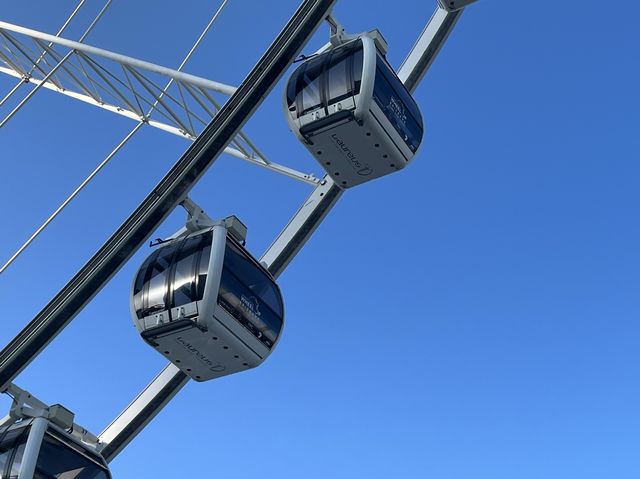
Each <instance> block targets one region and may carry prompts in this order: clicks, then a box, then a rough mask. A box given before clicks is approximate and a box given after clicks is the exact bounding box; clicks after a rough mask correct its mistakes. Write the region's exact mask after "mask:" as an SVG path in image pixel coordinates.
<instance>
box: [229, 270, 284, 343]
mask: <svg viewBox="0 0 640 479" xmlns="http://www.w3.org/2000/svg"><path fill="white" fill-rule="evenodd" d="M218 303H219V304H220V306H222V307H223V308H224V309H225V310H226V311H227V312H228V313H229V314H230V315H231V316H233V318H234V319H235V320H236V321H238V322H239V323H240V324H241V325H242V326H244V327H245V328H246V329H247V330H248V331H249V332H251V334H253V335H254V336H255V337H256V338H258V339H259V340H260V341H261V342H262V343H263V344H264V345H265V346H267V347H268V348H271V347H272V346H273V344H274V343H275V341H276V338H277V337H278V334H279V333H280V330H281V329H282V319H281V318H280V317H278V316H277V315H276V314H275V313H274V312H273V311H272V310H271V308H269V306H268V305H267V304H266V303H265V302H264V301H262V299H261V298H260V297H259V296H256V294H254V293H253V291H252V290H251V289H249V288H248V287H247V286H246V285H245V284H243V283H242V282H241V281H240V280H239V279H238V278H237V277H236V276H235V275H234V274H233V273H231V272H230V271H229V270H228V269H227V268H225V269H223V271H222V279H221V281H220V291H219V293H218Z"/></svg>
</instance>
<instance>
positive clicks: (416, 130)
mask: <svg viewBox="0 0 640 479" xmlns="http://www.w3.org/2000/svg"><path fill="white" fill-rule="evenodd" d="M373 99H374V100H375V102H376V103H377V104H378V106H379V107H380V108H381V109H382V111H383V113H384V115H385V116H386V117H387V119H388V120H389V121H390V122H391V124H392V125H393V127H394V128H395V130H396V131H397V132H398V133H399V134H400V136H401V137H402V139H403V140H404V141H405V143H406V144H407V146H408V147H409V148H410V149H411V151H414V152H415V151H416V150H417V149H418V146H420V142H421V141H422V133H423V131H422V117H421V115H420V111H419V110H418V106H417V105H416V102H415V101H414V99H413V98H412V97H411V95H410V94H409V92H408V91H407V89H406V88H405V87H404V85H403V84H402V82H401V81H400V80H399V79H398V77H397V76H396V74H395V73H394V72H393V71H392V70H391V68H390V67H389V65H388V64H387V62H386V61H384V60H383V59H382V57H380V56H379V55H378V60H377V68H376V82H375V86H374V89H373Z"/></svg>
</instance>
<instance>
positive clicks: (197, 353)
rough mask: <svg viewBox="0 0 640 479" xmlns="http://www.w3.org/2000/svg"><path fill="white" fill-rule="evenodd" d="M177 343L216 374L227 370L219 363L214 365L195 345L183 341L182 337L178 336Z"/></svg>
mask: <svg viewBox="0 0 640 479" xmlns="http://www.w3.org/2000/svg"><path fill="white" fill-rule="evenodd" d="M176 342H177V343H178V344H180V345H181V346H182V347H183V348H184V349H186V350H187V351H189V352H190V353H191V354H193V355H194V356H195V357H196V358H197V359H198V360H199V361H200V362H201V363H203V364H204V365H206V366H207V367H208V368H209V371H213V372H214V373H221V372H222V371H224V370H225V369H226V368H225V367H224V366H223V365H222V364H220V363H218V362H215V363H214V362H213V361H212V360H211V359H209V358H208V357H207V356H206V355H205V354H203V353H201V352H200V350H199V349H198V348H196V347H195V346H194V345H193V344H191V343H190V342H188V341H186V340H184V339H182V336H178V337H177V338H176Z"/></svg>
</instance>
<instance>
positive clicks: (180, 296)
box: [171, 236, 202, 307]
mask: <svg viewBox="0 0 640 479" xmlns="http://www.w3.org/2000/svg"><path fill="white" fill-rule="evenodd" d="M201 240H202V236H195V237H192V238H188V239H187V240H186V241H185V242H184V244H183V246H182V248H181V249H180V251H179V252H178V254H177V256H176V259H175V274H174V276H173V278H174V279H173V282H172V287H173V298H172V301H171V306H172V307H178V306H183V305H185V304H188V303H192V302H194V301H198V299H201V298H198V294H197V293H198V292H197V289H196V278H197V275H196V268H197V266H198V264H197V260H198V259H199V257H200V254H199V247H200V242H201Z"/></svg>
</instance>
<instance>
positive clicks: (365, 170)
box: [331, 133, 373, 176]
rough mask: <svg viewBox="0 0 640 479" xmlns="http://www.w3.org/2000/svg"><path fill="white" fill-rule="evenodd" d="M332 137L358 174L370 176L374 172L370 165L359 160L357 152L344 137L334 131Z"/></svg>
mask: <svg viewBox="0 0 640 479" xmlns="http://www.w3.org/2000/svg"><path fill="white" fill-rule="evenodd" d="M331 139H332V140H333V142H334V143H335V145H336V148H337V150H338V151H340V152H342V153H343V154H344V156H345V158H346V159H347V160H348V161H349V164H350V165H351V167H352V168H353V169H354V170H355V172H356V173H357V174H358V175H360V176H369V175H370V174H371V173H373V170H372V169H371V168H370V167H369V165H367V164H366V163H362V162H361V161H360V160H358V158H357V157H356V155H355V153H354V152H353V151H352V150H351V148H349V146H348V145H347V144H346V143H345V141H344V140H343V139H342V138H340V137H339V136H338V135H336V134H335V133H333V134H332V135H331Z"/></svg>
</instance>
